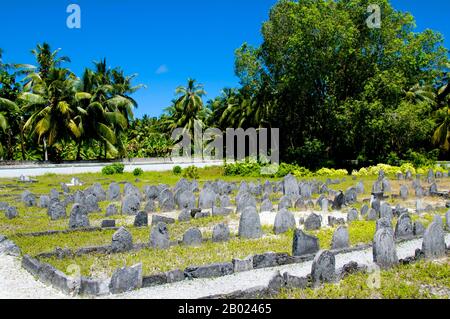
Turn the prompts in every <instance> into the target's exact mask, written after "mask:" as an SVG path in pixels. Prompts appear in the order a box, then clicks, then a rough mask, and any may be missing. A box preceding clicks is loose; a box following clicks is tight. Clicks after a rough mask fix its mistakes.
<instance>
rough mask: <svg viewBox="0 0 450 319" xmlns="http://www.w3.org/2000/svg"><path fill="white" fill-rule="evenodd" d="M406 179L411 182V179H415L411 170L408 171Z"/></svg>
mask: <svg viewBox="0 0 450 319" xmlns="http://www.w3.org/2000/svg"><path fill="white" fill-rule="evenodd" d="M405 178H406V179H408V180H411V179H412V178H413V175H412V173H411V171H410V170H407V171H406V175H405Z"/></svg>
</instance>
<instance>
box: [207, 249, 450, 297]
mask: <svg viewBox="0 0 450 319" xmlns="http://www.w3.org/2000/svg"><path fill="white" fill-rule="evenodd" d="M447 256H450V249H447ZM423 258H424V256H423V255H421V254H416V255H415V256H411V257H406V258H404V259H399V264H401V265H406V264H414V263H416V262H418V261H419V260H421V259H423ZM366 271H367V265H360V264H358V263H357V262H355V261H350V262H349V263H347V264H345V265H344V266H343V267H342V268H339V269H337V271H336V280H335V282H339V281H341V280H343V279H345V278H346V277H347V276H348V275H351V274H356V273H365V272H366ZM313 287H314V285H313V282H312V276H311V273H310V274H308V275H307V276H305V277H297V276H292V275H290V274H289V273H287V272H285V273H283V275H281V273H280V272H278V273H276V274H275V275H274V277H273V278H272V279H271V280H270V282H269V283H268V285H267V286H257V287H252V288H249V289H246V290H237V291H234V292H231V293H227V294H218V295H211V296H206V297H203V298H200V299H223V300H226V299H261V298H267V297H272V296H274V295H276V294H278V293H279V292H280V290H281V289H282V288H297V289H306V288H313Z"/></svg>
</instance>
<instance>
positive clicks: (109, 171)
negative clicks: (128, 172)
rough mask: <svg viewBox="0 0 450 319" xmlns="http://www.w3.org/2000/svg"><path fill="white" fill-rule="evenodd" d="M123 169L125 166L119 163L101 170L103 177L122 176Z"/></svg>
mask: <svg viewBox="0 0 450 319" xmlns="http://www.w3.org/2000/svg"><path fill="white" fill-rule="evenodd" d="M124 169H125V165H123V164H120V163H115V164H111V165H107V166H105V167H103V168H102V174H103V175H114V174H122V173H123V171H124Z"/></svg>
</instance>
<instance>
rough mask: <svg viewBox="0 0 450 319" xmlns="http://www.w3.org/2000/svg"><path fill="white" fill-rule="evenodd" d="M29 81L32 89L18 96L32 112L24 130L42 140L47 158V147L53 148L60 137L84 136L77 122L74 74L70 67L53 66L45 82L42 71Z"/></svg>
mask: <svg viewBox="0 0 450 319" xmlns="http://www.w3.org/2000/svg"><path fill="white" fill-rule="evenodd" d="M26 80H29V81H30V83H33V85H32V87H31V91H30V92H24V93H22V94H20V95H19V101H21V102H22V103H23V110H24V112H26V113H29V114H30V117H29V118H28V120H27V121H26V123H25V125H24V130H25V131H28V132H30V133H31V134H35V135H37V138H38V143H41V142H43V144H44V152H45V160H47V159H48V155H47V146H48V147H50V148H51V147H52V146H54V145H55V144H56V143H57V142H58V141H60V140H68V139H70V138H71V137H73V138H75V139H78V138H79V137H80V135H81V132H80V129H79V127H78V125H77V124H76V123H75V121H74V116H75V114H76V111H75V110H74V108H73V105H74V103H73V98H74V95H75V81H76V79H75V75H74V74H73V73H71V72H70V71H69V70H67V69H55V68H52V69H50V70H49V71H48V74H47V80H46V81H44V79H42V77H41V75H40V73H31V74H29V75H28V76H27V78H26Z"/></svg>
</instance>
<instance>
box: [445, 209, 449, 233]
mask: <svg viewBox="0 0 450 319" xmlns="http://www.w3.org/2000/svg"><path fill="white" fill-rule="evenodd" d="M445 224H446V227H447V230H450V210H449V211H447V213H445Z"/></svg>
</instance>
